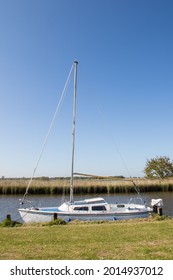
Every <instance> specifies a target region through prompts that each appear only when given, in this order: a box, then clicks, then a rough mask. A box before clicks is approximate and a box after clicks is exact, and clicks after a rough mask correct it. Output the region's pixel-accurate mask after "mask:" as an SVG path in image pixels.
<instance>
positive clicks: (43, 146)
mask: <svg viewBox="0 0 173 280" xmlns="http://www.w3.org/2000/svg"><path fill="white" fill-rule="evenodd" d="M73 67H74V66H73V65H72V66H71V69H70V72H69V74H68V77H67V80H66V83H65V86H64V88H63V91H62V93H61V96H60V99H59V102H58V104H57V107H56V110H55V113H54V115H53V118H52V121H51V124H50V126H49V129H48V132H47V134H46V137H45V140H44V142H43V145H42V148H41V151H40V154H39V156H38V159H37V162H36V165H35V167H34V170H33V173H32V176H31V179H30V180H29V183H28V186H27V188H26V191H25V193H24V195H23V198H22V199H21V200H20V204H23V203H24V200H25V197H26V195H27V194H28V190H29V187H30V185H31V183H32V180H33V178H34V176H35V173H36V170H37V167H38V164H39V162H40V160H41V157H42V155H43V152H44V149H45V147H46V144H47V141H48V138H49V135H50V133H51V131H52V128H53V125H54V122H55V119H56V116H57V114H58V111H59V109H60V106H61V105H62V101H63V99H64V96H65V93H66V90H67V87H68V84H69V81H70V77H71V73H72V71H73Z"/></svg>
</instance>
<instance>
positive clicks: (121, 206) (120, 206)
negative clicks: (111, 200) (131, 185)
mask: <svg viewBox="0 0 173 280" xmlns="http://www.w3.org/2000/svg"><path fill="white" fill-rule="evenodd" d="M117 207H118V208H123V207H125V205H124V204H118V205H117Z"/></svg>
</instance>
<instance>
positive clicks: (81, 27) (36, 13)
mask: <svg viewBox="0 0 173 280" xmlns="http://www.w3.org/2000/svg"><path fill="white" fill-rule="evenodd" d="M172 14H173V2H172V1H171V0H164V1H163V0H73V1H70V0H49V1H48V0H25V1H23V0H15V1H14V0H0V101H1V102H0V126H1V137H0V177H1V176H5V177H30V176H31V174H32V172H33V169H34V167H35V164H36V162H37V158H38V156H39V153H40V150H41V147H42V143H43V141H44V138H45V135H46V133H47V130H48V128H49V125H50V122H51V119H52V116H53V113H54V111H55V109H56V105H57V102H58V100H59V98H60V95H61V92H62V89H63V87H64V84H65V81H66V78H67V75H68V73H69V70H70V68H71V65H72V63H73V61H74V60H75V59H77V60H78V61H79V65H78V88H77V94H78V98H77V123H76V148H75V171H78V172H83V173H91V174H98V175H124V176H143V175H144V174H143V169H144V167H145V164H146V160H147V159H150V158H152V157H156V156H169V157H170V158H171V160H172V159H173V129H172V126H173V125H172V104H173V51H172V50H173V17H172ZM72 98H73V85H72V82H71V84H70V86H69V89H68V92H67V95H66V98H65V100H64V104H63V106H62V108H61V110H60V112H59V114H58V116H57V119H56V123H55V126H54V129H53V131H52V133H51V135H50V138H49V142H48V145H47V146H46V149H45V152H44V154H43V156H42V158H41V161H40V164H39V166H38V169H37V172H36V176H50V177H52V176H68V175H69V174H70V163H71V123H72Z"/></svg>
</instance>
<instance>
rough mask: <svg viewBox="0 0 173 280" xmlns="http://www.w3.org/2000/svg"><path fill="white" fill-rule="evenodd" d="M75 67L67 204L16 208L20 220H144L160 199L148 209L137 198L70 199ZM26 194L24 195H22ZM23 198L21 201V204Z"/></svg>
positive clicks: (72, 183)
mask: <svg viewBox="0 0 173 280" xmlns="http://www.w3.org/2000/svg"><path fill="white" fill-rule="evenodd" d="M77 65H78V62H77V61H74V63H73V70H74V106H73V125H72V165H71V180H70V199H69V201H68V202H64V203H62V204H61V205H60V206H55V207H29V208H20V209H19V213H20V216H21V218H22V219H23V221H24V222H26V223H33V222H50V221H52V220H55V219H63V220H64V221H67V222H69V221H72V220H83V221H98V220H107V221H109V220H114V221H116V220H126V219H134V218H146V217H148V216H149V215H150V214H151V213H152V212H153V207H158V206H162V205H163V201H162V199H155V200H152V205H151V206H146V205H145V204H144V203H143V202H142V199H141V203H139V204H137V203H134V202H132V201H129V203H114V204H110V203H108V202H107V201H106V200H105V199H104V198H102V197H96V198H88V199H84V200H79V201H75V200H74V197H73V190H74V148H75V126H76V92H77ZM25 194H27V192H26V193H25ZM23 202H24V199H23V200H22V203H21V204H23Z"/></svg>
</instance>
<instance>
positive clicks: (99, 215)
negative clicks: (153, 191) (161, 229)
mask: <svg viewBox="0 0 173 280" xmlns="http://www.w3.org/2000/svg"><path fill="white" fill-rule="evenodd" d="M100 201H102V203H98V198H97V203H96V202H95V203H92V204H91V200H88V201H85V204H84V203H82V204H81V203H80V204H79V202H76V203H73V204H69V203H64V204H62V205H61V206H60V207H49V208H46V207H45V208H28V209H27V208H26V209H19V213H20V215H21V218H22V219H23V221H24V222H26V223H33V222H50V221H53V220H55V219H58V218H59V219H62V220H64V221H66V222H68V221H72V220H82V221H101V220H103V221H111V220H115V221H116V220H128V219H134V218H146V217H148V216H149V214H150V213H151V212H152V211H153V210H152V208H149V207H145V206H143V205H139V204H123V205H122V204H121V205H118V204H112V205H111V204H108V203H106V202H105V201H104V200H102V199H100ZM103 201H104V202H103ZM120 206H121V207H122V206H123V208H119V207H120ZM81 207H82V208H86V207H88V210H87V211H83V210H82V211H81V209H79V208H81ZM93 207H97V211H93V210H92V209H93ZM98 207H104V208H105V210H104V211H98ZM76 208H78V210H76Z"/></svg>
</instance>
